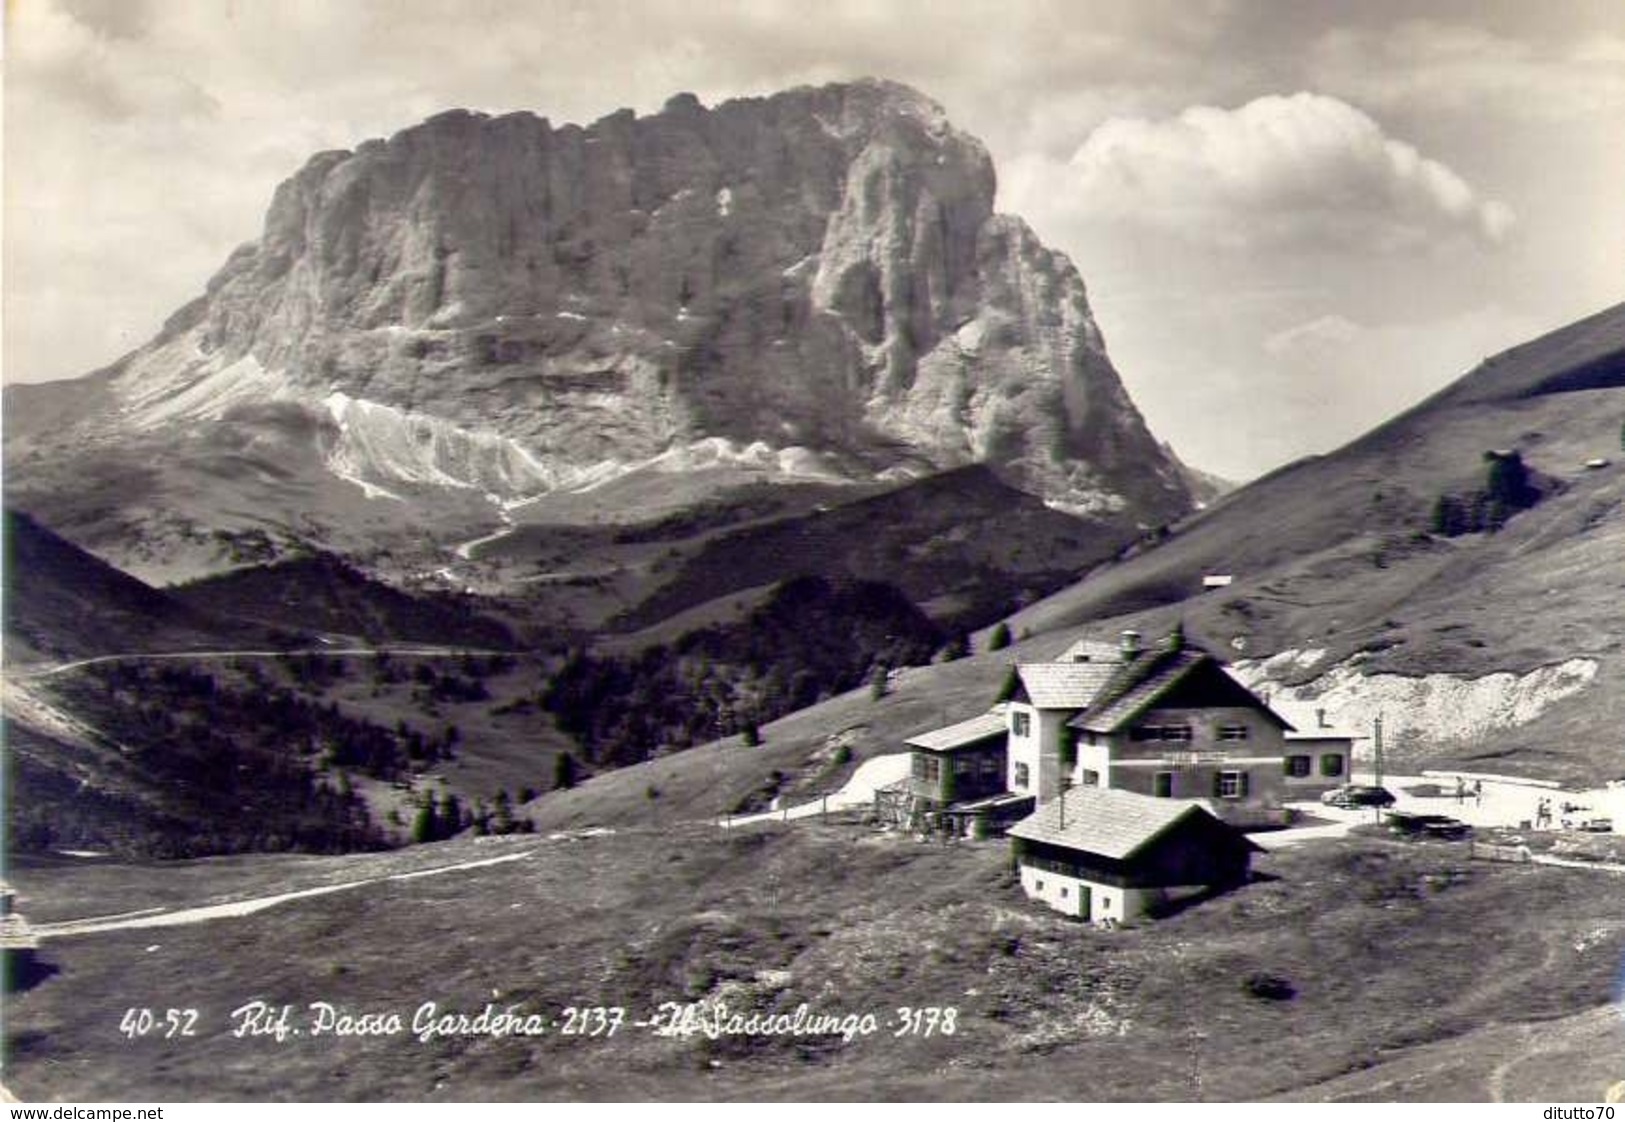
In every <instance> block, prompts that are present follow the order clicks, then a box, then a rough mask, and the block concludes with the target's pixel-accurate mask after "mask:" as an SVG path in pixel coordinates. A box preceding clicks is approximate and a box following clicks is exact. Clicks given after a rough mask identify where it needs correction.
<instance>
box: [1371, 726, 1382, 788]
mask: <svg viewBox="0 0 1625 1122" xmlns="http://www.w3.org/2000/svg"><path fill="white" fill-rule="evenodd" d="M1371 731H1372V737H1371V739H1372V753H1373V755H1374V756H1375V764H1374V766H1375V768H1376V772H1377V779H1376V784H1375V785H1376V786H1378V787H1381V786H1382V714H1381V713H1380V712H1379V713H1378V714H1377V719H1376V720H1375V721H1374V722H1373V723H1372V729H1371Z"/></svg>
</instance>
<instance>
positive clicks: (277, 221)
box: [7, 80, 1192, 525]
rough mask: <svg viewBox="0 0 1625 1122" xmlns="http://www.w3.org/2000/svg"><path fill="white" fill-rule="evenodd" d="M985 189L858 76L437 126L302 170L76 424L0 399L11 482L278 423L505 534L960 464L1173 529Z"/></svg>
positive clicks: (942, 144)
mask: <svg viewBox="0 0 1625 1122" xmlns="http://www.w3.org/2000/svg"><path fill="white" fill-rule="evenodd" d="M994 190H995V173H994V169H993V165H992V161H991V159H990V157H989V156H988V154H987V151H986V149H985V148H984V147H983V146H982V144H981V143H980V142H979V141H977V140H975V138H973V137H970V136H969V135H968V134H965V133H961V132H959V131H957V130H956V129H954V128H953V126H952V125H951V124H950V123H949V122H948V120H947V117H946V115H945V114H944V113H943V111H942V109H941V107H940V106H938V105H937V104H936V103H934V102H932V101H930V100H929V99H928V98H926V97H925V96H924V95H922V94H919V93H918V92H916V91H913V90H911V89H909V88H907V87H904V86H901V85H898V84H896V83H891V82H884V81H874V80H869V81H863V82H855V83H848V84H836V85H829V86H823V87H817V88H813V87H800V88H797V89H795V90H790V91H786V92H784V93H780V94H775V95H772V96H769V97H762V98H744V99H737V100H734V101H728V102H724V103H722V104H720V105H718V106H717V107H715V108H714V109H706V108H704V107H703V106H701V105H700V104H699V102H698V100H697V99H695V98H693V97H692V96H691V95H678V96H676V97H674V98H672V99H671V100H670V101H668V102H667V104H666V106H665V107H664V108H663V109H662V110H661V111H660V112H659V113H656V114H652V115H648V116H644V117H638V116H636V115H635V114H633V113H631V112H630V111H629V110H628V111H621V112H617V113H614V114H610V115H609V116H607V117H604V118H602V119H600V120H599V121H597V122H594V123H593V124H591V125H588V126H585V127H583V126H578V125H562V126H559V127H557V128H555V127H554V126H552V125H551V124H550V123H549V122H548V121H547V119H546V118H542V117H537V116H535V115H534V114H530V113H511V114H506V115H503V116H498V117H490V116H486V115H483V114H477V113H471V112H469V111H466V110H453V111H448V112H446V113H442V114H438V115H436V116H434V117H431V118H429V119H428V120H427V121H425V122H423V123H422V124H420V125H417V126H413V127H411V128H408V129H404V130H402V131H400V132H398V133H396V134H395V135H393V136H391V137H389V138H388V139H379V140H369V141H367V142H365V143H363V144H361V145H359V146H357V147H356V148H355V149H354V150H352V151H347V152H327V153H321V154H318V155H317V156H315V157H312V158H311V159H310V160H309V161H308V162H307V163H306V165H305V166H304V167H303V168H301V169H300V170H299V171H298V172H297V173H296V174H294V175H293V176H292V177H290V178H289V179H288V180H287V181H285V182H284V183H283V184H282V185H281V186H280V187H279V188H278V189H277V191H276V193H275V196H274V198H273V200H272V203H271V206H270V208H269V210H268V213H267V217H266V222H265V228H264V232H263V233H262V236H261V237H260V239H259V240H258V241H256V242H254V243H250V244H248V245H245V246H242V247H239V249H237V250H236V251H234V252H233V253H232V254H231V255H230V257H229V258H228V260H227V261H226V263H225V265H224V266H223V267H222V268H221V269H220V270H219V271H218V272H217V273H216V274H215V276H214V277H213V278H211V279H210V281H209V283H208V285H207V288H206V291H205V293H204V294H203V295H202V296H200V297H199V298H198V299H196V300H194V301H192V302H190V303H189V304H187V305H186V306H185V307H183V308H182V309H180V310H179V311H177V312H176V313H175V314H174V315H173V316H171V317H170V319H169V320H168V321H167V322H166V324H165V325H164V328H163V330H162V331H161V332H160V333H159V334H158V335H157V337H156V338H155V339H154V340H153V341H152V342H151V343H149V344H148V345H147V346H145V347H143V348H140V349H138V350H137V351H135V352H132V353H131V354H130V355H127V356H125V357H124V358H122V359H120V360H119V361H118V362H117V363H115V364H113V365H112V366H111V367H109V368H107V369H106V370H104V371H101V372H98V373H97V374H96V375H94V378H95V382H94V383H90V382H87V383H86V384H85V387H84V389H83V392H80V393H78V395H77V396H78V397H79V398H80V399H81V401H80V402H79V403H78V405H77V408H79V409H81V410H83V412H84V414H85V415H83V416H81V417H80V418H79V419H78V421H77V423H72V424H64V423H63V422H64V421H68V420H71V419H72V414H73V409H74V408H75V404H74V402H73V401H72V400H71V399H72V398H74V396H75V393H74V391H70V390H65V389H59V390H56V391H51V392H50V394H42V393H39V392H36V391H31V390H28V389H21V388H20V392H18V393H12V392H11V391H10V389H8V406H12V408H8V410H7V412H8V428H9V429H10V430H11V432H12V434H13V436H14V439H17V447H16V449H15V452H16V453H17V454H16V455H15V456H13V457H12V458H13V459H14V463H16V464H17V465H20V466H23V467H25V468H26V467H27V466H28V464H29V462H30V460H29V456H30V455H32V456H33V457H34V459H35V460H38V459H40V458H43V459H46V460H49V459H51V458H52V456H53V455H55V454H59V453H62V452H63V450H66V451H67V453H68V454H71V453H72V451H73V450H74V449H75V448H82V447H92V448H93V447H107V446H109V445H110V444H117V443H118V442H120V441H124V442H127V443H132V444H133V443H139V441H140V439H142V438H150V439H151V441H152V442H153V443H156V444H159V445H161V444H162V443H163V438H164V437H165V436H167V435H169V434H180V436H179V437H177V439H179V440H180V441H181V442H182V444H183V445H184V443H185V441H186V440H187V439H188V438H189V437H188V434H187V430H189V429H190V430H196V429H197V428H199V427H200V426H212V425H218V424H220V423H228V424H229V423H237V424H239V425H243V427H244V431H246V432H248V433H249V434H250V436H251V437H256V438H257V433H258V431H259V429H257V428H256V427H255V424H254V423H252V422H253V421H254V414H255V411H257V410H267V409H273V410H282V411H283V412H285V413H286V412H287V411H289V410H298V411H300V412H302V413H303V414H304V415H305V418H306V419H305V421H304V424H305V425H306V427H307V428H308V430H309V432H310V434H311V435H310V441H309V443H310V445H311V446H310V447H308V448H302V449H300V450H299V451H298V455H299V456H300V457H302V458H303V460H304V461H308V463H307V466H306V468H305V469H303V470H307V471H315V470H317V469H318V468H319V469H320V470H321V471H322V472H323V473H325V475H327V476H328V477H330V478H333V479H337V480H339V481H342V482H343V483H344V484H345V485H346V486H351V487H360V488H361V489H362V492H363V494H364V495H365V497H366V498H367V499H368V500H370V501H375V502H378V503H388V502H390V501H391V500H398V501H400V502H404V503H410V502H412V501H415V499H416V497H417V495H418V493H419V492H420V491H422V490H424V489H429V490H434V491H437V492H443V493H446V494H451V493H453V492H462V493H464V497H465V499H466V500H467V501H469V502H473V503H476V504H478V503H480V502H485V503H488V504H491V505H495V506H498V507H500V508H502V509H508V508H510V507H512V506H513V505H514V504H518V503H523V502H525V501H528V500H530V499H533V498H535V497H537V496H540V495H546V494H549V493H560V492H563V491H569V490H576V489H582V488H592V487H594V486H598V485H601V484H602V483H604V482H605V481H608V480H613V479H615V478H617V477H619V476H621V475H624V474H625V473H627V472H630V471H635V470H637V469H639V468H640V467H643V466H647V465H649V464H651V463H655V462H658V461H660V460H661V458H662V457H670V456H674V455H676V456H678V458H679V460H680V461H681V462H682V463H688V462H689V461H691V460H692V461H694V462H698V463H707V462H710V461H712V460H716V459H719V458H720V459H731V460H733V461H738V462H741V463H743V464H745V465H746V466H747V467H748V469H749V470H752V471H756V472H758V473H760V474H762V475H764V476H766V477H769V478H778V477H784V478H819V479H852V480H875V479H887V478H907V477H911V476H918V475H924V474H929V473H931V472H933V471H936V470H941V469H944V468H951V467H956V466H960V465H962V464H966V463H974V462H986V463H989V464H990V465H992V466H993V467H994V468H995V469H996V470H998V471H999V472H1000V473H1001V475H1003V476H1004V477H1005V478H1007V479H1008V480H1010V481H1011V482H1013V483H1015V484H1016V485H1018V486H1021V487H1023V488H1024V489H1026V490H1029V491H1032V492H1034V493H1037V494H1040V495H1041V496H1043V497H1044V498H1045V499H1046V500H1048V501H1051V502H1053V503H1055V504H1057V505H1059V506H1062V507H1063V508H1065V509H1069V510H1072V511H1074V512H1077V513H1083V514H1088V515H1092V516H1096V517H1106V516H1111V517H1118V518H1122V519H1124V520H1127V521H1129V522H1135V521H1138V522H1142V523H1144V524H1147V525H1156V524H1159V523H1161V522H1164V521H1167V520H1168V519H1169V518H1170V517H1173V516H1176V515H1178V514H1180V513H1183V512H1184V511H1186V510H1188V509H1189V508H1190V506H1191V501H1192V500H1191V495H1190V490H1189V487H1188V484H1187V481H1186V477H1185V475H1184V474H1183V473H1182V472H1181V471H1180V469H1179V468H1178V466H1177V465H1176V464H1175V463H1174V462H1173V460H1172V457H1170V456H1168V455H1166V454H1165V453H1164V452H1163V450H1162V449H1161V448H1160V447H1159V446H1158V444H1157V443H1156V441H1155V440H1154V439H1153V438H1152V437H1151V435H1150V433H1149V432H1148V431H1147V429H1146V427H1145V424H1144V421H1143V418H1141V416H1140V414H1139V412H1138V410H1137V409H1136V408H1135V407H1134V405H1133V403H1132V401H1131V400H1130V399H1129V398H1128V395H1127V393H1126V391H1124V389H1123V387H1122V384H1121V381H1120V379H1119V378H1118V376H1117V373H1116V371H1115V369H1114V368H1113V367H1112V365H1111V362H1110V359H1109V358H1108V357H1107V355H1106V352H1105V347H1104V341H1103V339H1102V338H1101V335H1100V332H1099V328H1098V327H1097V326H1096V324H1095V322H1094V319H1093V316H1092V314H1091V313H1090V310H1089V306H1088V301H1087V296H1086V293H1085V289H1084V285H1083V282H1082V280H1081V278H1080V277H1079V276H1078V274H1077V271H1076V269H1075V268H1074V267H1073V266H1072V264H1071V262H1070V261H1068V260H1067V259H1066V258H1065V256H1064V255H1062V254H1060V253H1057V252H1055V251H1053V250H1050V249H1048V248H1046V247H1044V246H1043V245H1042V244H1041V243H1039V241H1038V239H1037V238H1036V236H1034V235H1033V233H1032V231H1031V230H1030V229H1029V228H1028V227H1027V226H1026V224H1025V223H1023V222H1021V220H1020V219H1017V218H1014V217H1011V216H1006V215H999V214H995V213H994V211H993V195H994ZM47 396H50V397H52V398H53V400H50V401H44V402H43V404H41V405H38V406H36V405H34V404H33V402H32V401H31V400H30V399H33V400H34V401H43V399H44V398H46V397H47ZM39 412H44V413H47V414H49V415H50V418H51V421H52V422H54V423H49V424H46V423H40V422H39V421H38V419H37V418H36V417H34V416H31V414H34V413H39ZM245 421H246V422H250V423H247V424H246V425H245V424H244V422H245ZM18 438H20V439H18ZM9 454H10V453H9V452H8V455H9ZM290 454H291V453H290ZM685 457H686V458H685ZM35 505H38V504H35ZM488 509H489V507H488ZM289 520H291V519H289Z"/></svg>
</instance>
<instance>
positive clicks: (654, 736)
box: [542, 577, 943, 767]
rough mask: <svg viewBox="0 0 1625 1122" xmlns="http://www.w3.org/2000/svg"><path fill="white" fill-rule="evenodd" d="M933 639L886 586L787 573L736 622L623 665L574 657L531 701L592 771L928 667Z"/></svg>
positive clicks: (937, 635)
mask: <svg viewBox="0 0 1625 1122" xmlns="http://www.w3.org/2000/svg"><path fill="white" fill-rule="evenodd" d="M942 644H943V635H942V633H941V631H940V630H939V629H938V628H937V627H936V625H935V624H933V623H932V622H931V620H930V619H928V618H927V617H926V616H925V615H924V614H923V613H922V612H921V611H920V610H919V609H918V608H917V607H915V605H914V604H913V603H912V602H911V601H910V600H909V599H908V598H907V597H906V596H904V595H903V594H902V593H901V592H900V591H898V590H897V589H896V588H893V587H892V586H890V585H886V584H878V583H874V582H867V581H839V580H833V579H830V578H825V577H797V578H795V579H793V580H789V581H786V582H784V583H783V584H781V585H780V586H779V587H778V588H777V589H776V590H775V591H774V593H773V595H772V596H771V597H770V598H769V599H768V600H767V601H766V602H765V603H763V604H762V605H761V606H760V607H758V608H757V609H756V610H755V611H754V612H752V613H751V614H750V615H749V617H748V618H746V619H745V620H744V621H742V622H740V623H738V624H733V625H726V626H716V627H708V628H704V629H701V630H698V631H693V632H689V633H688V634H685V635H683V636H682V637H681V638H680V639H678V640H677V641H676V642H675V643H673V644H672V645H671V646H669V647H666V646H658V647H652V648H649V649H648V650H645V651H643V652H642V653H641V654H638V655H636V656H633V657H625V658H615V657H606V658H600V657H596V656H594V655H592V654H590V653H588V652H586V651H576V652H574V653H573V654H572V655H571V656H570V657H569V658H568V660H567V661H566V662H565V664H564V666H563V667H562V668H561V669H560V670H559V671H558V672H557V673H556V674H555V675H554V677H553V679H552V681H551V683H550V684H549V685H548V687H547V689H546V690H545V691H544V692H543V694H542V705H543V707H544V708H545V709H547V710H548V711H549V712H551V713H553V714H554V715H555V717H556V719H557V721H558V724H559V727H560V728H561V729H563V730H564V731H565V732H566V733H568V734H569V735H570V736H572V737H573V738H574V739H575V740H576V742H577V743H578V744H580V745H581V749H582V753H583V755H584V757H585V759H586V760H587V761H588V762H590V763H592V764H597V765H606V766H614V767H619V766H624V765H627V764H633V763H637V762H639V761H641V760H645V759H648V758H649V757H650V756H652V755H654V754H655V753H656V752H657V751H658V750H661V749H663V748H664V749H671V748H684V747H689V746H691V745H693V744H698V743H702V742H704V741H707V740H712V739H715V738H717V737H722V736H728V735H732V734H734V733H739V732H744V733H746V735H747V739H756V738H753V737H751V735H750V734H751V732H752V731H753V730H755V729H756V726H757V725H759V724H760V723H762V722H766V721H770V720H772V719H774V718H775V717H779V716H782V715H783V714H785V713H788V712H791V711H792V710H795V709H800V708H803V707H805V706H807V705H811V704H813V703H815V702H817V701H819V700H820V699H821V698H825V697H829V696H832V695H834V694H836V693H840V692H842V691H845V690H849V689H853V688H855V687H857V686H860V685H862V684H863V683H864V682H865V681H872V680H873V676H874V675H875V674H876V672H877V669H878V670H879V672H880V673H884V668H885V667H891V666H903V665H917V664H920V663H925V662H928V661H930V659H931V656H932V655H933V654H934V653H935V652H936V651H937V650H938V649H939V648H940V647H941V646H942Z"/></svg>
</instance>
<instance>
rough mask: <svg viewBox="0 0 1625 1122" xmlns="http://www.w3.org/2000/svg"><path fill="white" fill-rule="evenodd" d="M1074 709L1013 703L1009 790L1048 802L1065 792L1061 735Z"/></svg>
mask: <svg viewBox="0 0 1625 1122" xmlns="http://www.w3.org/2000/svg"><path fill="white" fill-rule="evenodd" d="M1073 712H1074V711H1073V710H1069V709H1038V708H1035V707H1034V706H1031V705H1026V704H1023V703H1021V702H1016V701H1012V702H1011V703H1010V708H1009V715H1008V720H1009V722H1010V725H1009V727H1010V740H1009V750H1008V752H1007V754H1006V760H1007V763H1006V767H1007V773H1006V775H1005V789H1006V790H1008V791H1012V792H1014V793H1016V794H1018V795H1036V796H1037V797H1038V801H1039V802H1041V803H1042V802H1048V801H1049V800H1050V799H1053V798H1054V797H1055V796H1056V795H1058V794H1060V791H1061V736H1062V733H1063V732H1064V731H1065V726H1066V722H1067V718H1069V717H1071V716H1072V714H1073Z"/></svg>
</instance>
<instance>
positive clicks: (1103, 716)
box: [1068, 648, 1213, 732]
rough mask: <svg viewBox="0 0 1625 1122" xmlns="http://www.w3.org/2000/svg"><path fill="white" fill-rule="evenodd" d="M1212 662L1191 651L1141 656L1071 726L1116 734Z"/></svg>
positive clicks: (1119, 674) (1204, 656) (1125, 666)
mask: <svg viewBox="0 0 1625 1122" xmlns="http://www.w3.org/2000/svg"><path fill="white" fill-rule="evenodd" d="M1212 661H1213V657H1212V656H1211V655H1208V654H1205V653H1203V652H1202V651H1197V650H1190V649H1188V648H1182V649H1180V650H1175V651H1154V652H1150V653H1147V654H1145V655H1142V656H1140V658H1139V659H1136V660H1135V661H1134V662H1131V663H1128V664H1126V665H1124V666H1121V667H1119V668H1117V669H1118V670H1119V673H1118V674H1116V675H1115V676H1114V678H1113V680H1112V681H1111V682H1109V683H1107V686H1106V688H1105V689H1102V690H1101V691H1100V696H1099V697H1098V698H1096V704H1095V705H1094V706H1092V707H1090V710H1089V711H1088V712H1087V713H1081V714H1079V715H1078V716H1077V717H1075V718H1073V719H1072V720H1071V721H1070V722H1068V723H1069V724H1071V725H1074V726H1076V727H1077V728H1082V729H1088V730H1089V731H1090V732H1116V731H1117V730H1118V729H1119V728H1121V727H1122V726H1123V725H1125V724H1127V723H1128V722H1129V721H1131V720H1133V719H1134V717H1136V716H1137V715H1139V714H1140V713H1141V712H1143V711H1144V710H1146V709H1148V708H1150V707H1151V703H1152V702H1154V701H1156V699H1157V698H1159V697H1161V696H1162V695H1163V694H1165V693H1167V692H1168V690H1170V689H1172V688H1173V687H1174V685H1175V684H1177V683H1178V682H1179V681H1180V680H1181V679H1183V678H1184V677H1185V676H1186V675H1187V674H1189V673H1190V672H1191V671H1192V670H1195V669H1196V668H1197V667H1198V666H1200V665H1202V664H1203V663H1204V662H1212Z"/></svg>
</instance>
